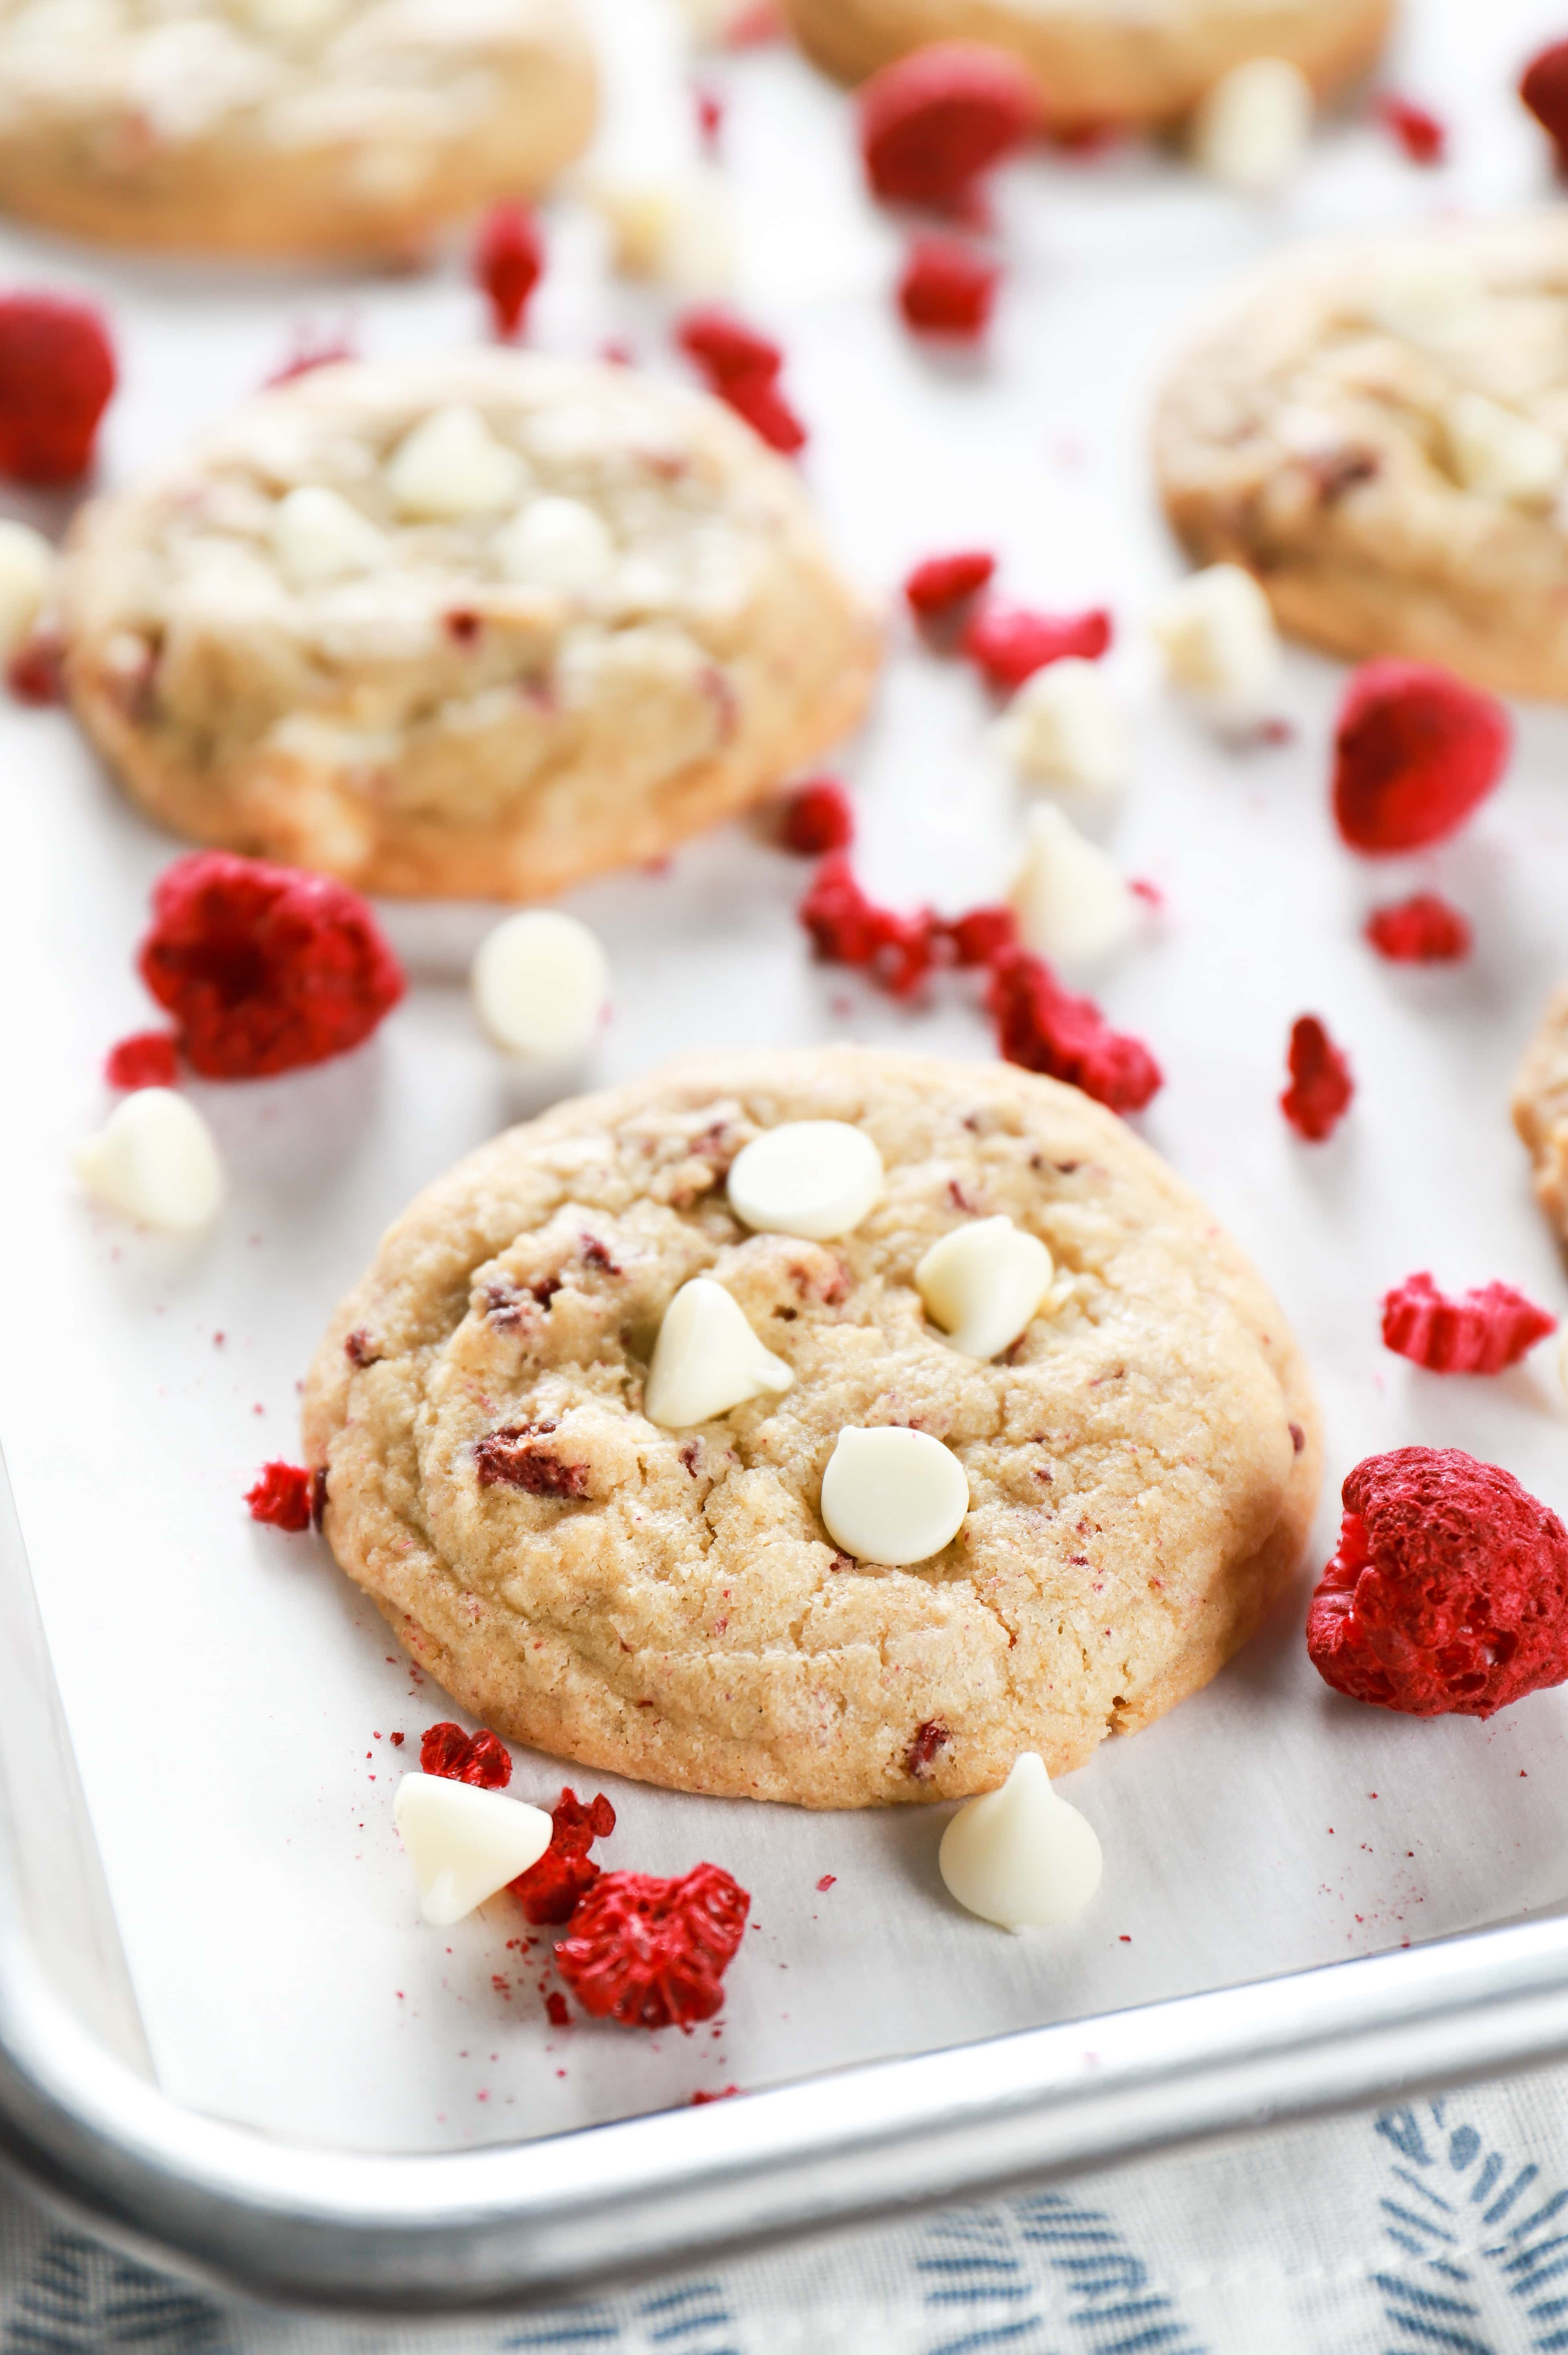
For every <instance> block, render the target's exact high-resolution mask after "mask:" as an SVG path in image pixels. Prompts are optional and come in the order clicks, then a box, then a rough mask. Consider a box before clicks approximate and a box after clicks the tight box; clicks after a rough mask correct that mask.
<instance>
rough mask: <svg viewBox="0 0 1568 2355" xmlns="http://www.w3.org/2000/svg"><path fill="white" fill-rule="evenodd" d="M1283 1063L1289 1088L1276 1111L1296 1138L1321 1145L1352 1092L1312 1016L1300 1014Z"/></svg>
mask: <svg viewBox="0 0 1568 2355" xmlns="http://www.w3.org/2000/svg"><path fill="white" fill-rule="evenodd" d="M1285 1063H1286V1068H1287V1070H1288V1071H1289V1073H1290V1085H1289V1086H1288V1087H1287V1088H1286V1089H1285V1092H1284V1094H1283V1095H1282V1096H1281V1097H1280V1100H1279V1108H1280V1110H1281V1112H1283V1113H1284V1114H1285V1118H1286V1120H1287V1121H1288V1122H1289V1123H1290V1124H1291V1126H1292V1128H1294V1129H1295V1131H1296V1135H1298V1136H1304V1137H1306V1138H1307V1142H1308V1143H1309V1144H1312V1145H1321V1144H1322V1143H1323V1141H1324V1139H1325V1138H1326V1137H1329V1136H1332V1135H1333V1134H1334V1131H1335V1130H1336V1129H1337V1128H1338V1127H1339V1123H1340V1121H1341V1120H1342V1119H1343V1118H1344V1116H1345V1114H1346V1113H1347V1112H1348V1111H1349V1106H1350V1100H1351V1098H1352V1097H1353V1096H1354V1094H1355V1092H1356V1083H1355V1082H1354V1080H1353V1079H1352V1078H1351V1076H1350V1066H1349V1063H1348V1062H1347V1061H1346V1060H1345V1058H1344V1056H1343V1055H1342V1054H1341V1053H1340V1051H1339V1048H1338V1047H1336V1045H1335V1044H1334V1041H1333V1040H1332V1039H1330V1037H1329V1036H1328V1030H1327V1029H1326V1028H1325V1027H1324V1025H1323V1024H1322V1023H1321V1022H1320V1021H1319V1020H1318V1018H1317V1015H1316V1014H1303V1015H1301V1016H1300V1017H1299V1018H1298V1019H1297V1020H1296V1023H1295V1024H1294V1025H1293V1026H1292V1028H1291V1033H1290V1046H1289V1048H1288V1050H1287V1051H1286V1056H1285Z"/></svg>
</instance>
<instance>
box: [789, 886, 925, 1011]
mask: <svg viewBox="0 0 1568 2355" xmlns="http://www.w3.org/2000/svg"><path fill="white" fill-rule="evenodd" d="M796 913H797V914H798V916H799V918H800V921H801V922H802V923H803V924H804V925H805V929H806V931H807V932H809V933H810V934H811V938H812V942H813V944H814V946H815V947H816V954H817V955H818V956H819V957H820V958H821V959H822V961H823V963H824V964H848V965H861V966H864V967H866V968H867V969H868V970H869V972H870V974H871V976H872V978H873V979H874V980H875V981H877V982H879V983H880V986H881V987H882V988H883V989H885V990H886V991H887V992H888V993H889V995H890V996H893V997H911V996H913V994H914V992H915V991H916V990H917V989H918V988H919V987H920V985H921V983H922V982H923V980H924V979H925V976H926V975H927V974H928V973H929V972H930V970H931V966H932V963H933V951H934V947H935V928H936V919H935V917H934V916H933V914H932V913H931V911H930V910H929V909H923V910H922V911H921V913H920V914H919V915H918V916H901V915H898V914H896V913H895V912H894V911H893V910H892V909H891V908H880V907H878V905H877V903H876V901H875V900H869V899H868V898H867V897H866V894H865V893H864V891H862V890H861V889H860V886H859V883H858V882H857V881H856V880H855V876H854V872H853V870H852V869H851V868H850V865H849V861H848V858H846V857H845V855H844V853H843V852H842V851H841V850H836V851H834V852H833V853H832V854H831V855H830V856H829V857H828V858H825V859H824V860H823V862H822V864H821V866H820V867H819V868H817V870H816V874H815V876H813V878H812V881H811V889H810V890H808V891H807V892H806V894H805V899H804V900H802V901H801V903H800V906H799V908H798V909H797V910H796Z"/></svg>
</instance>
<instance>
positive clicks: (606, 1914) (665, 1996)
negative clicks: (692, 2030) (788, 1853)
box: [555, 1864, 752, 2028]
mask: <svg viewBox="0 0 1568 2355" xmlns="http://www.w3.org/2000/svg"><path fill="white" fill-rule="evenodd" d="M751 1905H752V1901H751V1898H750V1896H749V1895H748V1894H747V1892H746V1891H745V1890H743V1889H742V1888H741V1885H740V1883H739V1882H738V1881H732V1880H731V1877H730V1875H729V1874H728V1873H727V1872H724V1871H722V1870H720V1867H719V1866H718V1865H716V1864H698V1865H694V1866H693V1867H692V1869H691V1870H690V1871H689V1872H688V1873H686V1874H684V1875H683V1876H682V1877H681V1878H680V1879H679V1880H678V1881H660V1880H657V1879H656V1878H655V1876H654V1875H653V1874H652V1873H646V1872H606V1873H603V1874H601V1876H600V1878H599V1880H598V1881H595V1882H594V1884H593V1887H592V1889H591V1890H590V1891H588V1894H587V1895H586V1896H585V1897H584V1898H583V1900H582V1902H581V1904H580V1905H579V1906H578V1908H577V1911H576V1913H574V1914H573V1915H572V1918H571V1929H570V1930H569V1932H568V1933H567V1935H566V1936H565V1937H564V1938H562V1939H560V1940H559V1941H558V1942H557V1945H556V1949H555V1966H556V1968H557V1970H558V1971H559V1972H560V1976H561V1977H562V1978H563V1979H564V1980H565V1981H566V1984H567V1986H568V1987H570V1988H571V1992H572V1994H573V1995H574V1996H575V1997H576V1998H577V2000H578V2002H579V2003H580V2004H581V2006H582V2009H583V2010H584V2011H586V2012H588V2013H590V2014H592V2017H593V2018H594V2019H618V2020H620V2021H622V2022H623V2024H624V2026H625V2027H627V2028H667V2027H668V2026H669V2025H670V2023H671V2021H672V2020H673V2021H677V2022H678V2023H679V2024H680V2025H681V2026H682V2027H685V2026H686V2025H687V2024H688V2022H689V2021H691V2020H696V2019H711V2018H712V2017H713V2014H714V2013H715V2012H716V2011H717V2010H718V2009H719V2007H720V2003H722V2001H723V1999H724V1995H723V1987H722V1984H721V1983H722V1980H723V1977H724V1973H725V1971H726V1970H727V1969H728V1967H729V1966H730V1964H731V1961H732V1959H733V1957H734V1955H735V1951H736V1949H737V1948H738V1946H739V1945H740V1944H741V1933H742V1931H743V1930H744V1929H745V1926H746V1916H747V1914H748V1913H750V1911H751Z"/></svg>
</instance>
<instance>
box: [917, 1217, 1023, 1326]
mask: <svg viewBox="0 0 1568 2355" xmlns="http://www.w3.org/2000/svg"><path fill="white" fill-rule="evenodd" d="M1054 1274H1055V1269H1054V1267H1053V1265H1052V1263H1051V1253H1050V1252H1048V1251H1047V1249H1046V1247H1045V1245H1044V1244H1043V1243H1042V1242H1041V1241H1040V1237H1039V1236H1038V1235H1029V1234H1026V1233H1025V1232H1024V1231H1023V1229H1022V1228H1021V1227H1015V1226H1014V1224H1013V1222H1012V1220H1011V1219H1008V1218H996V1219H976V1220H973V1221H972V1222H971V1223H970V1224H969V1225H968V1226H965V1227H955V1228H954V1230H953V1232H952V1233H951V1234H950V1235H944V1236H943V1238H942V1240H941V1241H940V1242H935V1243H933V1244H932V1246H931V1249H930V1250H929V1251H928V1252H926V1254H925V1256H924V1258H923V1260H922V1261H921V1263H920V1265H919V1266H918V1267H917V1268H916V1269H915V1272H914V1281H915V1289H916V1290H917V1291H918V1292H919V1294H920V1296H921V1298H922V1300H923V1301H924V1303H925V1313H926V1315H927V1316H929V1317H930V1318H931V1321H932V1323H933V1325H940V1326H941V1327H942V1329H943V1331H944V1333H945V1334H946V1336H947V1337H948V1339H949V1340H950V1341H951V1342H952V1344H953V1346H954V1348H955V1349H961V1350H962V1351H963V1352H964V1355H965V1357H967V1358H994V1357H997V1355H998V1354H999V1353H1000V1351H1002V1350H1003V1349H1008V1348H1011V1347H1012V1345H1013V1343H1014V1342H1015V1341H1016V1340H1017V1339H1018V1337H1019V1334H1020V1333H1021V1332H1023V1331H1024V1329H1025V1327H1027V1326H1028V1324H1029V1320H1030V1318H1031V1317H1033V1316H1038V1315H1039V1313H1040V1308H1041V1307H1042V1306H1043V1305H1044V1303H1045V1299H1046V1295H1048V1294H1049V1292H1050V1290H1051V1280H1052V1277H1053V1276H1054Z"/></svg>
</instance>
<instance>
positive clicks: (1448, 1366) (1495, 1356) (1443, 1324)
mask: <svg viewBox="0 0 1568 2355" xmlns="http://www.w3.org/2000/svg"><path fill="white" fill-rule="evenodd" d="M1556 1330H1557V1319H1556V1317H1555V1316H1548V1314H1547V1312H1546V1310H1545V1309H1544V1308H1538V1307H1537V1306H1536V1305H1535V1303H1534V1301H1533V1300H1527V1299H1526V1298H1525V1296H1524V1295H1523V1293H1522V1292H1516V1291H1515V1290H1514V1288H1513V1286H1512V1284H1482V1285H1481V1286H1480V1288H1479V1289H1478V1290H1476V1291H1470V1292H1467V1293H1466V1294H1464V1295H1463V1296H1462V1297H1461V1298H1460V1299H1458V1300H1449V1299H1447V1298H1445V1295H1443V1294H1442V1293H1441V1292H1439V1291H1438V1289H1437V1286H1436V1285H1435V1284H1434V1283H1433V1281H1432V1277H1431V1275H1430V1273H1427V1272H1425V1271H1423V1273H1421V1274H1419V1275H1407V1276H1406V1277H1405V1280H1404V1282H1403V1284H1396V1285H1395V1286H1394V1288H1393V1290H1392V1292H1390V1293H1387V1294H1385V1295H1384V1297H1383V1346H1384V1348H1389V1349H1393V1350H1395V1351H1396V1352H1397V1353H1398V1355H1399V1356H1400V1357H1402V1358H1409V1359H1412V1360H1413V1363H1414V1364H1416V1365H1418V1366H1424V1367H1425V1368H1426V1369H1427V1370H1428V1372H1430V1373H1434V1374H1500V1373H1501V1372H1502V1371H1503V1369H1504V1368H1505V1367H1507V1366H1517V1365H1518V1363H1519V1361H1520V1359H1521V1358H1523V1357H1527V1356H1528V1355H1529V1353H1530V1351H1531V1349H1533V1348H1534V1347H1535V1345H1536V1343H1537V1342H1538V1341H1543V1340H1544V1339H1545V1338H1546V1336H1547V1335H1548V1333H1555V1332H1556Z"/></svg>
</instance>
